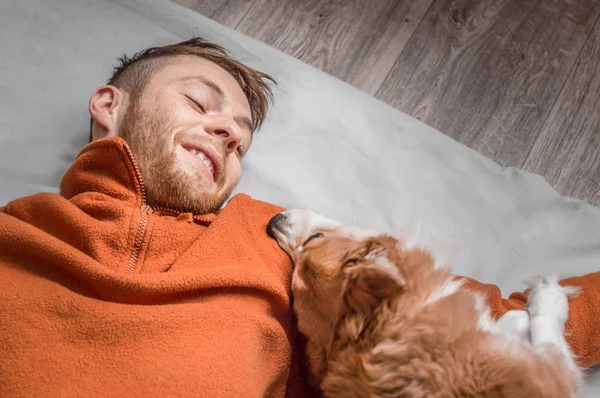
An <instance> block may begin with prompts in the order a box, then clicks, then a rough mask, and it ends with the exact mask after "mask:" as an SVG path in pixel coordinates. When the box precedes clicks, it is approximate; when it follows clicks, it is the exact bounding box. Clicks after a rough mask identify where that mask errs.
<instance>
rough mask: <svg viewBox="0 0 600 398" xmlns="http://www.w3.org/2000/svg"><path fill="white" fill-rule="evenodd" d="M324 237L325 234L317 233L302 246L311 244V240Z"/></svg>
mask: <svg viewBox="0 0 600 398" xmlns="http://www.w3.org/2000/svg"><path fill="white" fill-rule="evenodd" d="M322 236H323V234H322V233H320V232H317V233H316V234H313V235H311V236H310V237H309V238H308V239H306V240H305V241H304V243H303V244H302V246H306V244H307V243H308V242H310V241H311V240H313V239H317V238H320V237H322Z"/></svg>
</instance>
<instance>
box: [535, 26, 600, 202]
mask: <svg viewBox="0 0 600 398" xmlns="http://www.w3.org/2000/svg"><path fill="white" fill-rule="evenodd" d="M524 167H525V168H526V169H527V170H531V171H533V172H534V173H538V174H542V175H544V176H545V177H546V179H547V180H548V182H550V183H551V184H552V185H553V186H554V187H555V189H556V190H557V191H558V192H559V193H561V194H563V195H566V196H571V197H576V198H580V199H583V200H585V201H587V202H588V203H591V204H593V205H596V206H598V205H600V19H599V20H598V21H597V22H596V25H595V27H594V30H593V32H592V34H591V35H590V37H589V38H588V40H587V42H586V44H585V45H584V47H583V50H582V51H581V54H580V55H579V57H578V59H577V62H576V64H575V67H574V68H573V70H572V72H571V74H570V75H569V78H568V80H567V82H566V83H565V86H564V88H563V90H562V91H561V93H560V96H559V97H558V100H557V101H556V104H555V105H554V107H553V108H552V111H551V112H550V116H549V117H548V119H547V120H546V123H544V126H543V127H542V130H541V133H540V135H539V137H538V139H537V141H536V142H535V144H534V146H533V149H532V151H531V153H530V154H529V156H528V157H527V160H526V161H525V164H524Z"/></svg>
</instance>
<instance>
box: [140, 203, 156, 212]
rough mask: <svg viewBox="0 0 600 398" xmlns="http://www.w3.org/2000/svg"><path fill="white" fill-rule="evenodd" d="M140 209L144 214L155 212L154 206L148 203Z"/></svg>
mask: <svg viewBox="0 0 600 398" xmlns="http://www.w3.org/2000/svg"><path fill="white" fill-rule="evenodd" d="M140 210H141V211H142V213H143V214H152V212H153V210H152V207H150V206H148V205H147V204H143V205H142V208H141V209H140Z"/></svg>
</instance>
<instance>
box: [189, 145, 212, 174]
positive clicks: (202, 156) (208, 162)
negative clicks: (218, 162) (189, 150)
mask: <svg viewBox="0 0 600 398" xmlns="http://www.w3.org/2000/svg"><path fill="white" fill-rule="evenodd" d="M194 152H196V153H195V155H196V156H198V157H199V158H200V159H202V161H203V162H204V164H205V165H206V167H208V169H209V170H210V172H211V173H212V172H213V171H214V170H215V166H214V165H213V163H212V162H211V161H210V159H209V158H208V156H206V155H205V154H204V152H199V151H196V150H194Z"/></svg>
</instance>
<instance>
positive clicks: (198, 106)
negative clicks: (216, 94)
mask: <svg viewBox="0 0 600 398" xmlns="http://www.w3.org/2000/svg"><path fill="white" fill-rule="evenodd" d="M186 97H187V99H189V100H190V101H191V102H192V103H193V104H194V105H196V107H197V108H198V109H199V110H200V111H201V112H202V113H206V109H205V108H204V106H202V104H201V103H199V102H198V101H196V100H195V99H193V98H192V97H190V96H187V95H186Z"/></svg>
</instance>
